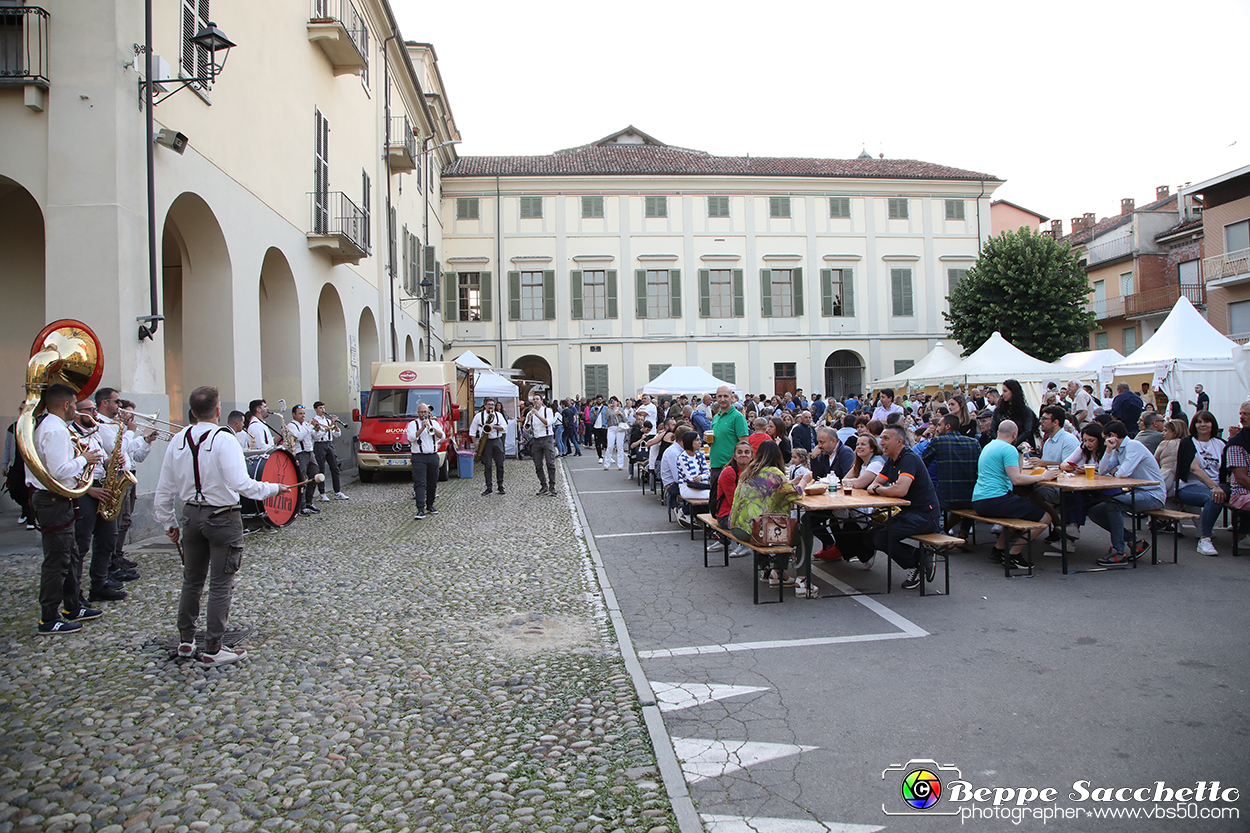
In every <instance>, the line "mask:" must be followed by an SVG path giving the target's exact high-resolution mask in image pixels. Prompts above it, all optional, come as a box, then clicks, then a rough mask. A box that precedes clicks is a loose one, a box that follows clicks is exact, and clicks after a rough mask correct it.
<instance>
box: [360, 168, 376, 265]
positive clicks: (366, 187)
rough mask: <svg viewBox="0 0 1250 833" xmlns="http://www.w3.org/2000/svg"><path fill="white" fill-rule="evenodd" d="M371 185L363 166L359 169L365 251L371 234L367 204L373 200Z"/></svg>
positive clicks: (367, 249) (367, 248)
mask: <svg viewBox="0 0 1250 833" xmlns="http://www.w3.org/2000/svg"><path fill="white" fill-rule="evenodd" d="M372 195H373V187H372V183H371V182H370V181H369V172H368V171H366V170H365V169H364V168H361V169H360V210H361V211H362V212H364V215H365V221H364V228H363V234H362V238H363V239H362V242H363V243H364V244H365V251H366V252H367V251H369V245H370V236H371V234H372V231H371V228H370V227H371V225H372V223H371V222H370V219H369V204H370V203H371V202H372V201H373V196H372Z"/></svg>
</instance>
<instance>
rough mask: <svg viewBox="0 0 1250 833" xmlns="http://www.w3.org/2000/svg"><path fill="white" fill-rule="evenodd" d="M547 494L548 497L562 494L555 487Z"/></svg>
mask: <svg viewBox="0 0 1250 833" xmlns="http://www.w3.org/2000/svg"><path fill="white" fill-rule="evenodd" d="M547 496H548V497H559V496H560V493H559V492H557V491H556V490H555V489H552V490H550V491H549V492H547Z"/></svg>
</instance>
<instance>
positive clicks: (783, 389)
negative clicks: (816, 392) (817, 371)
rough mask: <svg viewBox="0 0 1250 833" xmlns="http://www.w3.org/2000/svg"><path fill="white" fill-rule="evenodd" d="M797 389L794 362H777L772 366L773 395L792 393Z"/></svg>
mask: <svg viewBox="0 0 1250 833" xmlns="http://www.w3.org/2000/svg"><path fill="white" fill-rule="evenodd" d="M797 389H798V374H797V373H796V368H795V363H794V362H777V363H776V364H774V365H773V393H775V394H777V395H781V394H783V393H794V391H795V390H797Z"/></svg>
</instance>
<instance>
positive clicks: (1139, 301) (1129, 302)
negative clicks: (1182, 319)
mask: <svg viewBox="0 0 1250 833" xmlns="http://www.w3.org/2000/svg"><path fill="white" fill-rule="evenodd" d="M1182 295H1184V296H1185V297H1186V298H1188V299H1189V301H1190V303H1192V304H1193V305H1194V306H1196V307H1201V306H1206V303H1207V288H1206V287H1205V286H1203V285H1202V284H1200V283H1187V284H1183V285H1181V286H1163V287H1160V288H1158V289H1148V290H1146V291H1144V292H1137V293H1134V294H1132V295H1130V296H1128V298H1126V299H1125V304H1124V312H1125V314H1126V315H1130V316H1132V315H1150V314H1151V313H1160V314H1162V313H1165V312H1167V311H1168V310H1170V309H1172V307H1173V306H1175V305H1176V300H1177V299H1178V298H1180V297H1181V296H1182Z"/></svg>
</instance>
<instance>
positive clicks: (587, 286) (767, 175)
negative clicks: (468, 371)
mask: <svg viewBox="0 0 1250 833" xmlns="http://www.w3.org/2000/svg"><path fill="white" fill-rule="evenodd" d="M1001 184H1002V183H1001V181H1000V180H998V179H996V178H995V177H993V176H990V175H987V174H981V173H976V172H973V171H965V170H960V169H956V168H949V167H944V166H940V165H933V164H929V163H925V162H916V161H913V160H886V159H873V158H871V157H869V156H867V154H864V155H862V156H861V157H860V158H859V159H853V160H835V159H789V158H752V157H718V156H712V155H709V154H707V153H704V152H702V151H693V150H687V149H684V148H677V147H672V146H669V145H666V144H664V143H662V142H659V141H658V140H656V139H654V138H653V137H651V136H649V135H647V134H645V133H643V132H642V131H640V130H637V129H636V128H633V127H632V126H631V127H629V128H626V129H624V130H622V131H619V132H617V133H614V134H612V135H610V136H607V137H605V138H603V139H601V140H599V141H597V142H594V143H591V144H589V145H585V146H582V147H578V148H573V149H571V150H568V151H561V152H557V153H554V154H552V155H550V156H521V157H461V158H460V159H458V160H457V161H456V162H454V163H452V164H451V165H449V166H448V167H447V168H445V169H444V171H443V189H444V200H443V206H442V210H443V228H444V251H445V258H444V265H443V269H444V275H443V282H444V288H443V292H444V309H443V317H444V321H445V322H446V324H445V326H446V330H445V336H446V339H447V342H448V343H449V344H450V345H451V353H452V354H454V353H457V352H459V351H460V350H461V349H463V348H469V349H472V350H473V351H474V353H476V354H478V355H479V356H481V357H483V358H485V359H487V360H488V361H491V362H492V363H494V364H496V365H499V366H505V367H509V366H510V367H515V368H518V369H521V370H522V371H523V375H524V377H525V378H526V379H528V380H530V381H531V382H538V383H541V384H543V385H547V386H549V387H550V388H551V390H552V391H553V392H554V393H555V394H556V395H557V396H570V395H574V394H578V393H582V394H588V395H593V394H596V393H612V394H617V395H633V393H634V391H635V390H636V389H637V388H638V387H639V386H641V385H643V384H645V383H646V382H648V381H649V380H650V379H652V378H654V377H655V376H657V375H658V374H659V373H660V372H662V371H663V370H664V369H665V368H667V367H669V366H671V365H698V366H701V367H703V368H704V369H706V370H708V371H710V372H711V373H713V374H714V375H716V376H718V377H720V378H722V379H725V380H726V381H730V382H733V383H734V384H736V385H737V386H738V387H739V388H741V389H743V390H749V391H751V392H766V393H773V392H778V393H780V392H784V391H786V390H793V389H794V388H796V387H797V388H802V389H804V390H805V391H806V392H808V393H811V392H813V391H820V392H822V393H825V394H826V395H834V396H844V395H848V394H850V393H858V392H862V391H863V390H864V389H865V387H866V386H867V384H868V383H869V382H870V381H871V380H872V379H876V378H882V377H885V376H889V375H893V374H894V373H895V372H898V371H901V370H903V369H905V368H906V367H909V366H910V365H911V364H912V363H914V362H915V361H916V360H918V359H919V358H921V357H922V356H924V355H925V354H926V353H928V352H929V350H930V349H931V347H932V345H933V344H934V343H935V342H936V341H938V340H940V339H949V335H948V333H947V330H946V327H945V320H944V319H943V317H942V312H943V311H944V310H946V309H947V301H946V297H947V294H948V292H949V290H950V287H951V285H952V281H958V280H960V279H961V278H962V276H963V274H964V273H965V272H966V270H967V269H968V268H969V267H970V266H971V265H972V263H973V262H974V261H975V260H976V258H977V255H978V252H979V251H980V247H981V245H982V243H983V242H984V241H985V240H987V239H988V238H989V236H990V234H991V224H990V211H989V205H990V199H991V197H992V194H993V192H994V190H995V188H997V187H998V186H999V185H1001Z"/></svg>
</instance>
